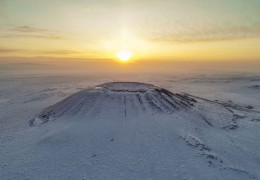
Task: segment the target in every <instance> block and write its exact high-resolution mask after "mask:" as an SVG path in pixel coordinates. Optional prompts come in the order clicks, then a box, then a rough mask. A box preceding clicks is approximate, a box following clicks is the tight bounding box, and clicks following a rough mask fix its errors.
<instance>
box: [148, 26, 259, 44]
mask: <svg viewBox="0 0 260 180" xmlns="http://www.w3.org/2000/svg"><path fill="white" fill-rule="evenodd" d="M176 29H177V28H176ZM143 36H144V37H145V38H147V39H148V40H151V41H155V42H179V43H192V42H211V41H212V42H214V41H230V40H238V39H246V38H255V37H260V25H251V26H228V25H223V26H219V27H214V26H207V27H206V28H205V27H197V28H195V29H194V28H186V29H184V28H182V29H181V30H174V29H168V30H167V29H166V30H162V31H156V30H155V31H153V30H150V31H148V32H147V33H145V34H144V35H143Z"/></svg>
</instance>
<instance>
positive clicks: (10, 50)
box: [0, 47, 82, 55]
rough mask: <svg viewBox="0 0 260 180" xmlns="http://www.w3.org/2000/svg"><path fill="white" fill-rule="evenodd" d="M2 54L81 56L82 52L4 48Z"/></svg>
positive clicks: (1, 50) (0, 51) (0, 48)
mask: <svg viewBox="0 0 260 180" xmlns="http://www.w3.org/2000/svg"><path fill="white" fill-rule="evenodd" d="M0 53H1V54H11V53H12V54H14V53H20V54H31V55H46V54H47V55H72V54H80V53H82V52H81V51H77V50H45V51H41V50H28V49H13V48H4V47H0Z"/></svg>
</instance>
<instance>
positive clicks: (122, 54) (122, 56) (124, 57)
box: [116, 50, 133, 62]
mask: <svg viewBox="0 0 260 180" xmlns="http://www.w3.org/2000/svg"><path fill="white" fill-rule="evenodd" d="M116 57H117V58H118V59H119V60H120V61H123V62H126V61H128V60H130V59H131V57H133V53H132V52H131V51H128V50H124V51H119V52H118V53H116Z"/></svg>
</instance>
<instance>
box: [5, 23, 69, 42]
mask: <svg viewBox="0 0 260 180" xmlns="http://www.w3.org/2000/svg"><path fill="white" fill-rule="evenodd" d="M0 38H37V39H53V40H60V39H65V38H64V36H62V35H61V33H60V32H59V31H53V30H49V29H44V28H39V27H35V26H27V25H24V26H15V27H9V28H8V29H7V31H6V33H5V34H3V35H1V36H0Z"/></svg>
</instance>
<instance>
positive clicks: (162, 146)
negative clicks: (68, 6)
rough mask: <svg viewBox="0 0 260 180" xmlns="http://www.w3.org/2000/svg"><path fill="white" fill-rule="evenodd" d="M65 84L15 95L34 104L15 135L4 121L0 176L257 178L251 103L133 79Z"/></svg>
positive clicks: (255, 114) (255, 113) (255, 116)
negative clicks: (201, 94)
mask: <svg viewBox="0 0 260 180" xmlns="http://www.w3.org/2000/svg"><path fill="white" fill-rule="evenodd" d="M67 87H68V86H67ZM70 88H72V89H73V88H74V89H73V90H72V92H74V93H73V94H71V95H69V94H68V93H67V92H68V89H66V88H64V87H63V86H60V87H48V88H43V90H38V89H35V90H34V91H33V92H28V91H24V94H27V95H26V96H25V97H23V98H20V97H17V99H19V98H20V103H21V105H20V106H18V107H16V106H15V105H14V104H13V107H16V108H17V109H19V107H21V106H26V107H27V106H28V107H31V108H29V110H28V109H27V111H26V112H23V113H22V112H20V113H19V114H24V116H23V117H21V116H20V117H15V118H14V119H13V121H14V120H16V121H18V120H17V119H19V118H22V119H24V118H25V117H26V118H27V120H26V122H25V121H21V122H20V123H21V124H22V125H19V123H18V124H17V126H19V127H20V126H24V128H20V129H19V128H18V129H19V130H17V132H16V133H14V132H12V133H11V132H10V133H9V131H10V130H8V128H9V127H10V126H8V123H7V122H6V125H5V124H3V123H2V124H3V125H4V126H3V128H2V132H0V133H3V138H2V139H0V140H1V141H0V143H1V144H0V145H1V150H0V153H1V156H0V162H1V163H0V168H1V169H0V179H4V180H5V179H142V180H143V179H236V180H237V179H241V180H244V179H259V178H260V171H259V169H260V154H259V152H260V141H259V137H260V132H259V128H260V124H259V122H260V120H259V117H260V116H259V113H260V112H259V109H257V108H255V107H254V108H250V107H249V106H248V105H244V104H236V103H235V102H233V101H228V100H225V99H217V100H216V99H211V98H208V97H207V96H206V95H205V96H203V97H201V96H199V95H198V93H196V95H195V94H194V95H193V94H192V92H190V90H189V89H186V90H187V91H186V92H187V93H180V92H173V91H169V90H167V89H166V88H162V87H158V86H155V85H151V84H145V83H137V82H134V83H133V82H112V83H105V84H100V85H96V86H93V87H89V88H83V87H82V86H77V87H70ZM243 88H245V89H247V86H244V87H243ZM172 89H173V88H172ZM79 90H80V91H79ZM183 90H185V88H184V89H183ZM197 90H198V89H197ZM250 90H251V89H250ZM254 90H255V89H254ZM77 91H78V92H77ZM4 92H5V93H8V91H4ZM194 92H195V91H194ZM42 94H46V96H45V95H42ZM17 96H18V95H17ZM37 97H40V99H39V98H37ZM41 97H43V98H41ZM26 99H28V100H29V99H31V100H33V101H30V102H28V100H27V101H26ZM47 99H49V101H47ZM50 99H51V100H50ZM13 102H14V101H13V99H10V100H9V101H8V104H6V105H3V106H2V107H3V108H6V109H7V107H8V106H9V105H10V106H11V105H12V103H13ZM30 103H34V104H35V105H37V107H38V110H37V111H38V112H37V113H36V112H31V111H32V110H30V109H33V107H32V106H29V104H30ZM41 103H42V104H41ZM46 103H47V104H48V106H49V107H47V105H46ZM40 107H41V108H40ZM13 112H15V109H14V111H13ZM26 113H28V115H26ZM17 115H18V114H17ZM10 116H11V114H2V115H1V116H0V118H1V122H4V117H10ZM18 122H19V121H18ZM0 127H1V126H0ZM9 129H11V128H9Z"/></svg>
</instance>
